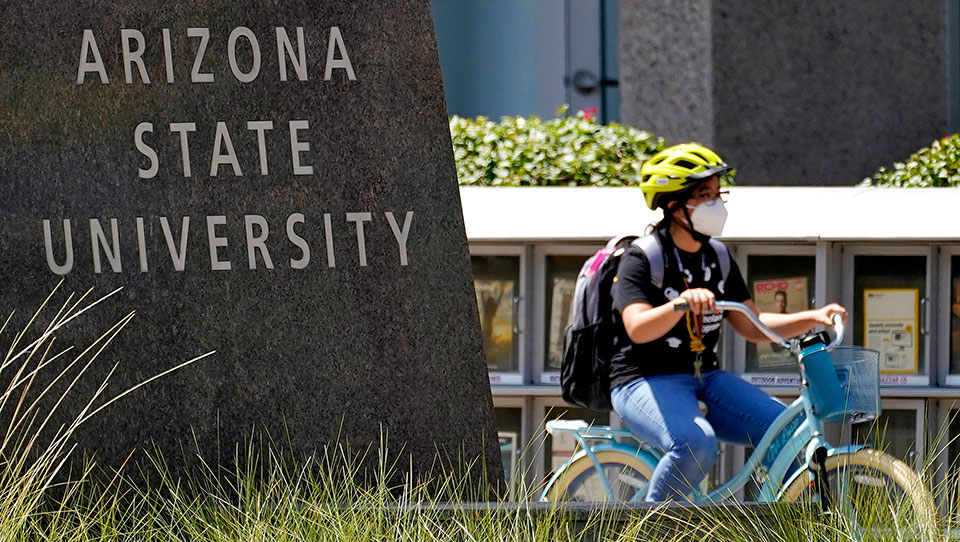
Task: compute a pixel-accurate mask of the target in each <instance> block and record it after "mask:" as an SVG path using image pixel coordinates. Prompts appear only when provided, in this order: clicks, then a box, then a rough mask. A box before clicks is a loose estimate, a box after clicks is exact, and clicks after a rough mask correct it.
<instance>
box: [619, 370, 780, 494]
mask: <svg viewBox="0 0 960 542" xmlns="http://www.w3.org/2000/svg"><path fill="white" fill-rule="evenodd" d="M702 376H703V380H702V382H701V381H698V380H697V379H696V378H695V377H694V376H693V375H691V374H668V375H656V376H649V377H643V378H638V379H636V380H634V381H632V382H630V383H628V384H624V385H622V386H619V387H617V388H616V389H614V390H613V392H612V393H611V396H612V399H613V408H614V410H616V412H617V414H619V415H620V418H621V419H623V422H624V423H625V424H626V426H627V428H629V429H630V431H631V432H632V433H633V434H634V435H636V436H637V437H638V438H639V439H640V440H642V441H644V442H647V443H650V444H652V445H654V446H656V447H658V448H660V449H661V450H663V451H664V452H665V454H664V456H663V459H661V460H660V463H659V464H658V465H657V468H656V469H654V471H653V476H652V478H651V480H650V489H649V491H648V492H647V500H648V501H664V500H669V499H672V500H678V501H682V500H684V496H685V495H688V494H689V493H690V491H691V490H692V489H693V488H694V487H696V486H697V485H698V484H699V483H700V481H701V480H703V478H704V477H705V476H706V475H707V473H708V472H709V471H710V468H711V467H713V464H714V462H715V461H716V460H717V439H720V440H722V441H724V442H731V443H734V444H739V445H743V446H753V445H756V444H757V443H759V442H760V439H761V438H762V437H763V434H764V433H765V432H766V431H767V428H768V427H770V424H771V423H773V420H774V419H776V417H777V416H779V415H780V413H781V412H783V411H784V410H785V409H786V406H784V404H783V403H781V402H780V401H778V400H776V399H774V398H773V397H770V396H769V395H767V394H766V393H764V392H763V391H762V390H760V389H759V388H757V387H756V386H754V385H753V384H750V383H749V382H745V381H744V380H742V379H740V378H738V377H736V376H734V375H731V374H729V373H726V372H724V371H709V372H706V373H704V374H703V375H702ZM698 400H700V401H703V402H704V403H706V405H707V415H706V417H704V416H703V413H701V412H700V407H699V406H698V404H697V401H698Z"/></svg>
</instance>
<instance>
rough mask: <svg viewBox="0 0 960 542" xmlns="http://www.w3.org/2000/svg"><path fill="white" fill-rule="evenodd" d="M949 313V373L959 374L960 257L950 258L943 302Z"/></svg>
mask: <svg viewBox="0 0 960 542" xmlns="http://www.w3.org/2000/svg"><path fill="white" fill-rule="evenodd" d="M944 304H945V305H946V306H947V308H948V310H949V311H950V372H951V373H954V374H957V373H960V256H953V257H951V258H950V295H949V297H948V298H947V299H945V300H944Z"/></svg>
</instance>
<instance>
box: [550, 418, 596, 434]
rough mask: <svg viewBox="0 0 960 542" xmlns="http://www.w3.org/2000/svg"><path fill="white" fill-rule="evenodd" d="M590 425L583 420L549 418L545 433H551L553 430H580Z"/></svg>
mask: <svg viewBox="0 0 960 542" xmlns="http://www.w3.org/2000/svg"><path fill="white" fill-rule="evenodd" d="M587 427H590V424H588V423H587V422H585V421H583V420H550V421H548V422H547V433H550V434H551V435H552V434H553V432H554V431H580V430H581V429H586V428H587Z"/></svg>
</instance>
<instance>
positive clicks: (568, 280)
mask: <svg viewBox="0 0 960 542" xmlns="http://www.w3.org/2000/svg"><path fill="white" fill-rule="evenodd" d="M585 259H586V258H584V257H583V256H547V261H546V264H547V265H546V267H547V270H546V271H547V272H546V288H547V291H546V300H547V314H546V316H547V317H546V322H547V330H546V331H547V332H546V345H545V348H546V360H545V363H544V365H545V367H544V369H545V370H546V371H559V370H560V362H561V361H562V360H563V340H564V330H565V329H566V328H567V324H568V323H569V322H570V316H571V312H572V310H573V289H574V287H575V286H576V283H577V274H578V273H579V272H580V267H581V266H583V262H584V260H585Z"/></svg>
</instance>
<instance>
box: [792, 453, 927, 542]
mask: <svg viewBox="0 0 960 542" xmlns="http://www.w3.org/2000/svg"><path fill="white" fill-rule="evenodd" d="M826 467H827V479H828V480H829V483H830V492H831V494H832V495H831V496H832V501H833V507H834V510H835V511H836V513H838V514H840V515H841V516H842V517H841V520H842V521H845V522H846V525H845V527H847V528H849V530H850V531H851V534H853V535H855V536H856V539H857V540H862V541H869V540H915V541H920V542H934V541H935V540H937V539H938V533H937V514H936V509H935V507H934V504H933V498H932V497H931V495H930V493H929V492H928V491H927V489H926V488H925V487H924V485H923V482H922V481H921V480H920V477H919V476H917V473H916V472H915V471H914V470H913V469H911V468H910V466H908V465H907V464H906V463H904V462H903V461H900V460H899V459H896V458H894V457H892V456H890V455H887V454H885V453H881V452H878V451H876V450H871V449H863V450H858V451H856V452H853V453H849V454H847V453H844V454H837V455H835V456H833V457H828V458H827V462H826ZM811 480H812V478H811V477H810V473H809V472H808V471H807V470H806V469H805V470H804V471H803V472H801V474H800V476H798V477H797V478H796V479H795V480H794V481H793V482H792V483H791V484H790V486H789V487H788V488H787V489H786V491H784V494H783V497H782V500H784V501H799V502H809V503H819V498H818V497H817V495H816V491H814V488H812V487H810V482H811ZM817 506H819V504H817Z"/></svg>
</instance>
